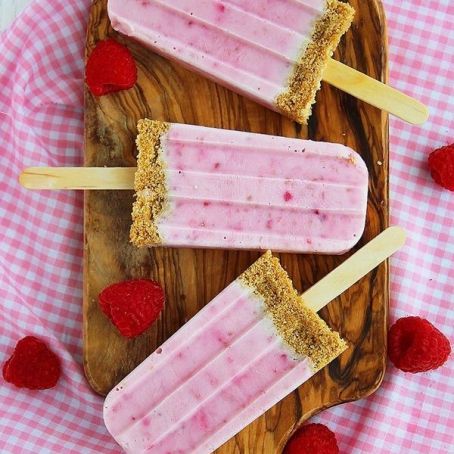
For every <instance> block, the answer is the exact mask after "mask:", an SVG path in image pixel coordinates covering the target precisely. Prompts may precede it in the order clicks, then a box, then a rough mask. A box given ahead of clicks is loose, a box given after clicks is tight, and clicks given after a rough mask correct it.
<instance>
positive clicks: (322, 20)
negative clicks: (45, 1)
mask: <svg viewBox="0 0 454 454" xmlns="http://www.w3.org/2000/svg"><path fill="white" fill-rule="evenodd" d="M108 12H109V16H110V19H111V22H112V26H113V28H114V29H116V30H117V31H119V32H121V33H124V34H126V35H128V36H131V37H133V38H136V39H138V40H139V41H141V42H143V43H144V44H146V45H147V46H149V47H150V48H151V49H153V50H154V51H156V52H157V53H159V54H161V55H163V56H165V57H168V58H170V59H173V60H177V61H179V62H180V63H182V64H183V65H185V66H187V67H189V68H191V69H193V70H195V71H197V72H199V73H201V74H203V75H205V76H207V77H209V78H211V79H213V80H215V81H216V82H218V83H220V84H221V85H224V86H227V87H229V88H230V89H232V90H234V91H236V92H238V93H240V94H242V95H244V96H247V97H249V98H252V99H254V100H255V101H257V102H259V103H261V104H263V105H265V106H267V107H269V108H270V109H273V110H277V111H279V112H282V113H283V114H285V115H287V116H289V117H290V118H293V119H295V120H297V121H299V122H301V123H305V122H306V120H307V118H308V117H309V116H310V113H311V105H312V103H313V102H314V101H315V94H316V91H317V90H318V89H319V88H320V81H321V78H322V72H323V69H324V67H325V65H326V64H327V61H328V59H329V57H330V56H331V55H332V53H333V51H334V50H335V48H336V47H337V44H338V42H339V40H340V38H341V36H342V35H343V34H344V33H345V32H346V31H347V29H348V28H349V27H350V24H351V21H352V19H353V13H354V12H353V8H351V7H350V6H349V5H348V4H345V3H342V2H339V1H337V0H253V1H252V0H250V1H244V0H172V1H168V0H109V3H108Z"/></svg>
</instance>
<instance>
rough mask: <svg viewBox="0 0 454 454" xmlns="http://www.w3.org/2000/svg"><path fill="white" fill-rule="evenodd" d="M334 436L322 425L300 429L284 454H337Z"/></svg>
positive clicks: (308, 425) (337, 449)
mask: <svg viewBox="0 0 454 454" xmlns="http://www.w3.org/2000/svg"><path fill="white" fill-rule="evenodd" d="M338 453H339V447H338V446H337V441H336V436H335V435H334V433H333V432H331V430H329V429H328V427H326V426H324V425H323V424H307V425H306V426H303V427H301V429H299V430H298V431H297V432H295V434H294V435H293V437H292V438H291V439H290V441H289V442H288V443H287V446H286V447H285V449H284V454H338Z"/></svg>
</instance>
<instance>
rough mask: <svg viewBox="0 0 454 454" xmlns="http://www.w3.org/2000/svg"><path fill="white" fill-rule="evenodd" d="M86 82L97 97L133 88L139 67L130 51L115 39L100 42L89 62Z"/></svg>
mask: <svg viewBox="0 0 454 454" xmlns="http://www.w3.org/2000/svg"><path fill="white" fill-rule="evenodd" d="M85 76H86V81H87V85H88V88H90V91H91V92H92V93H93V94H94V95H95V96H102V95H105V94H107V93H113V92H115V91H120V90H126V89H128V88H131V87H132V86H133V85H134V84H135V83H136V81H137V67H136V63H135V61H134V58H133V56H132V54H131V52H130V51H129V49H128V48H127V47H125V46H123V45H121V44H120V43H117V42H116V41H114V40H113V39H106V40H104V41H99V42H98V44H96V47H95V48H94V50H93V52H92V53H91V55H90V57H89V58H88V61H87V67H86V73H85Z"/></svg>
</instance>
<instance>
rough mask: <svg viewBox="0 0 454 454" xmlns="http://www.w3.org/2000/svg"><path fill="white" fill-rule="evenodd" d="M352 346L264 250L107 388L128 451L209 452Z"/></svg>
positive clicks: (109, 418) (110, 421)
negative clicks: (172, 332)
mask: <svg viewBox="0 0 454 454" xmlns="http://www.w3.org/2000/svg"><path fill="white" fill-rule="evenodd" d="M345 348H346V344H345V343H344V342H343V341H342V340H341V339H340V337H339V335H338V334H337V333H334V332H333V331H331V330H330V329H329V328H328V326H327V325H326V324H325V322H324V321H323V320H322V319H321V318H319V317H318V315H317V314H316V313H315V312H313V311H312V310H311V309H308V308H307V307H306V306H305V305H304V303H303V301H302V300H301V297H300V296H298V294H297V292H296V290H295V289H294V288H293V285H292V282H291V281H290V279H289V277H288V276H287V274H286V272H285V271H284V269H283V268H282V267H281V266H280V264H279V261H278V259H277V258H274V257H272V255H271V253H269V252H268V253H266V254H265V255H264V256H262V257H261V258H260V259H259V260H257V261H256V262H255V263H254V264H253V265H252V266H251V267H250V268H249V269H248V270H246V271H245V272H244V273H243V274H242V275H241V276H240V277H239V278H238V279H237V280H235V281H234V282H233V283H232V284H230V285H229V286H228V287H227V288H226V289H225V290H224V291H223V292H222V293H220V294H219V295H218V296H217V297H216V298H215V299H214V300H213V301H211V303H209V304H208V305H207V306H206V307H205V308H204V309H202V310H201V311H200V312H199V313H198V314H197V315H195V316H194V317H193V318H192V319H191V320H190V321H189V322H188V323H187V324H186V325H184V326H183V327H182V328H181V329H180V330H179V331H178V332H177V333H176V334H174V335H173V336H172V337H171V338H170V339H169V340H167V342H165V343H164V344H163V345H162V346H161V347H160V348H158V349H157V350H156V351H155V352H154V353H153V354H152V355H151V356H149V357H148V358H147V359H146V360H145V361H144V362H143V363H142V364H141V365H139V366H138V367H137V368H136V369H135V370H134V371H133V372H131V374H129V375H128V376H127V377H126V378H125V379H124V380H123V381H122V382H120V383H119V384H118V385H117V387H116V388H114V389H113V390H112V391H111V392H110V394H109V395H108V396H107V398H106V401H105V405H104V421H105V423H106V426H107V428H108V430H109V432H110V433H111V434H112V435H113V437H114V438H115V439H116V441H117V442H118V443H119V444H120V445H121V446H122V447H123V449H124V450H125V451H126V452H127V453H134V454H140V453H150V454H151V453H152V454H177V453H181V454H189V453H196V454H204V453H210V452H212V451H214V450H215V449H217V448H218V447H219V446H221V445H222V444H223V443H224V442H226V441H227V440H228V439H230V438H231V437H233V436H234V435H235V434H236V433H238V432H239V431H240V430H241V429H243V428H244V427H245V426H246V425H248V424H249V423H251V422H252V421H253V420H254V419H256V418H257V417H258V416H260V415H261V414H262V413H264V412H265V411H266V410H268V409H269V408H271V407H272V406H273V405H275V404H276V403H277V402H279V401H280V400H281V399H283V398H284V397H285V396H286V395H287V394H289V393H290V392H291V391H293V390H294V389H296V388H297V387H298V386H300V385H301V384H302V383H303V382H305V381H306V380H308V379H309V378H310V377H311V376H312V375H313V374H314V373H315V372H316V371H318V370H319V369H321V368H322V367H324V366H325V365H326V364H328V363H329V362H331V361H332V360H333V359H334V358H335V357H337V356H338V355H339V354H340V353H341V352H342V351H344V350H345Z"/></svg>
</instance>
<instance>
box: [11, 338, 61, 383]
mask: <svg viewBox="0 0 454 454" xmlns="http://www.w3.org/2000/svg"><path fill="white" fill-rule="evenodd" d="M60 373H61V367H60V360H59V359H58V356H57V355H56V354H55V353H54V352H52V351H51V350H49V348H48V347H47V345H46V344H45V343H44V342H43V341H41V340H39V339H37V338H36V337H33V336H27V337H24V338H23V339H21V340H20V341H19V342H18V343H17V345H16V348H15V349H14V352H13V354H12V356H11V357H10V358H9V359H8V360H7V361H6V362H5V364H4V365H3V378H4V379H5V380H6V381H7V382H9V383H12V384H13V385H16V386H17V387H19V388H29V389H48V388H53V387H54V386H55V385H56V384H57V381H58V379H59V378H60Z"/></svg>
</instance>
